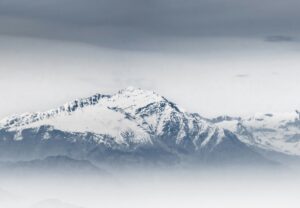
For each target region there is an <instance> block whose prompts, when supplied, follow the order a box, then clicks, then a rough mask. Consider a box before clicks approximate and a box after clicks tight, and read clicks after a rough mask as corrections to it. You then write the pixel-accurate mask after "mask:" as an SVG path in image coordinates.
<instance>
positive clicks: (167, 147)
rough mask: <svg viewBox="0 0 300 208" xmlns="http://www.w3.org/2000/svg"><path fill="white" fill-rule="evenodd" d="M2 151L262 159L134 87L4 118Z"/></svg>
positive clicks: (0, 132)
mask: <svg viewBox="0 0 300 208" xmlns="http://www.w3.org/2000/svg"><path fill="white" fill-rule="evenodd" d="M1 127H2V128H1ZM1 148H2V149H1ZM26 148H27V149H26ZM0 150H3V152H1V153H0V156H2V157H5V156H6V157H9V156H10V157H11V156H13V155H14V154H15V151H18V154H19V156H18V157H26V154H27V157H28V155H30V157H29V159H36V158H39V157H45V156H51V155H59V154H62V155H65V154H66V155H67V156H72V157H75V158H76V157H79V158H82V157H83V158H85V157H88V158H92V159H93V160H97V161H100V160H102V161H105V160H108V161H109V162H112V161H113V162H115V161H118V163H119V162H120V161H123V160H125V163H127V162H128V161H134V163H137V162H139V161H142V163H145V162H146V161H147V162H149V161H151V162H154V163H160V162H162V161H164V162H165V163H174V162H175V163H177V162H178V161H180V160H183V158H186V157H191V158H192V159H191V160H192V161H202V162H204V163H209V162H212V161H214V162H218V163H220V162H225V161H235V160H241V161H244V163H248V162H250V161H256V162H257V163H259V162H260V161H264V158H263V157H262V156H261V155H260V154H259V153H256V152H253V151H252V149H251V148H249V147H248V144H247V143H245V142H243V141H241V140H240V139H239V138H238V137H237V136H236V135H235V134H234V133H231V132H230V131H229V130H226V128H222V127H220V126H219V125H216V124H215V123H214V122H213V121H210V120H209V119H205V118H203V117H201V116H200V115H199V114H195V113H188V112H186V111H184V110H182V109H181V108H180V107H178V106H177V105H176V104H175V103H173V102H171V101H169V100H167V99H166V98H165V97H163V96H160V95H158V94H157V93H155V92H153V91H148V90H142V89H140V88H134V87H128V88H125V89H123V90H120V91H119V92H117V93H116V94H113V95H102V94H95V95H93V96H91V97H87V98H83V99H76V100H75V101H73V102H69V103H67V104H65V105H63V106H61V107H59V108H56V109H54V110H50V111H46V112H41V113H33V114H23V115H20V116H13V117H8V118H5V119H3V120H1V121H0ZM5 154H6V155H5ZM245 161H246V162H245ZM266 163H267V161H266Z"/></svg>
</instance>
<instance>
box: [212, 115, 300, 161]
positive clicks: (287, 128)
mask: <svg viewBox="0 0 300 208" xmlns="http://www.w3.org/2000/svg"><path fill="white" fill-rule="evenodd" d="M212 121H213V122H214V123H215V124H216V125H218V126H219V127H220V128H225V129H228V130H230V131H232V132H234V133H236V134H237V135H238V136H239V139H241V140H242V141H243V142H245V143H248V144H250V145H255V146H258V147H261V148H264V149H269V150H274V151H278V152H282V153H286V154H292V155H293V154H294V155H300V113H299V112H298V111H295V112H289V113H267V114H256V115H254V116H252V117H249V118H231V117H228V116H227V117H219V118H218V119H213V120H212Z"/></svg>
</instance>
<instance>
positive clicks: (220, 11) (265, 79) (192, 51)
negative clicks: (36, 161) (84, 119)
mask: <svg viewBox="0 0 300 208" xmlns="http://www.w3.org/2000/svg"><path fill="white" fill-rule="evenodd" d="M299 10H300V2H299V1H297V0H286V1H279V0H251V1H250V0H0V93H1V95H2V96H1V97H2V98H1V101H0V105H1V109H0V117H3V116H7V115H9V114H12V113H21V112H23V111H36V110H46V109H48V108H53V107H55V106H57V105H60V104H62V103H64V102H66V101H69V100H72V99H74V98H77V97H82V96H89V95H91V94H93V93H96V92H100V93H101V92H103V93H113V92H115V91H117V90H118V89H121V88H124V87H126V86H129V85H133V86H136V87H142V88H146V89H152V90H155V91H157V92H158V93H160V94H162V95H164V96H165V97H168V98H170V99H171V100H172V101H174V102H176V103H178V104H179V105H181V106H182V107H183V108H185V109H187V110H188V111H192V112H194V111H195V112H199V113H200V114H202V115H205V116H215V115H219V114H231V115H244V114H252V113H255V112H266V111H268V112H269V111H292V110H295V109H296V108H298V109H300V96H299V89H300V87H299V83H300V78H299V77H300V58H299V57H300V56H299V55H300V54H299V51H300V42H299V41H300V36H299V34H300V13H299Z"/></svg>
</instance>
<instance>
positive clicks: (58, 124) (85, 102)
mask: <svg viewBox="0 0 300 208" xmlns="http://www.w3.org/2000/svg"><path fill="white" fill-rule="evenodd" d="M170 121H172V122H170ZM168 123H176V124H175V125H176V131H177V133H176V135H175V136H176V139H175V140H176V142H177V143H180V141H182V140H183V139H184V137H186V136H187V135H188V134H194V137H195V142H196V139H197V135H200V134H201V133H204V132H208V137H207V138H206V140H205V141H203V143H201V145H200V146H204V145H205V144H206V143H208V141H209V138H210V136H212V135H213V134H216V133H217V134H219V139H218V142H220V141H221V140H222V136H223V132H222V129H219V128H218V127H216V126H214V125H212V124H210V123H208V122H207V121H204V120H202V119H201V118H200V117H199V116H195V115H191V114H188V113H186V112H183V111H181V110H180V109H179V108H178V107H177V106H176V105H175V104H173V103H171V102H169V101H168V100H167V99H165V98H164V97H162V96H159V95H158V94H156V93H154V92H152V91H146V90H141V89H136V88H133V87H129V88H126V89H123V90H121V91H119V92H118V93H116V94H114V95H111V96H108V95H100V94H97V95H94V96H92V97H89V98H85V99H78V100H75V101H73V102H70V103H67V104H65V105H63V106H61V107H59V108H57V109H53V110H50V111H47V112H38V113H26V114H22V115H19V116H16V115H15V116H12V117H8V118H5V119H3V120H1V121H0V127H2V128H6V129H9V130H11V131H21V130H22V129H28V128H37V127H39V126H43V125H44V126H53V127H54V128H55V129H59V130H62V131H68V132H77V133H78V132H81V133H83V132H92V133H96V134H107V135H110V136H112V137H114V138H115V139H116V142H118V143H122V142H124V138H123V137H124V133H131V134H133V136H132V139H133V142H137V143H138V142H146V143H147V142H150V143H151V137H153V136H163V135H164V134H165V133H166V131H167V130H168V129H167V127H166V124H168ZM18 139H22V138H20V137H18Z"/></svg>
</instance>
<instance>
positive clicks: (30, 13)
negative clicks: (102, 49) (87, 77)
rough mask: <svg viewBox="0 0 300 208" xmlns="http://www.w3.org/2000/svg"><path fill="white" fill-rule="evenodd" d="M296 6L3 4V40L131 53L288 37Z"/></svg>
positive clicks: (296, 22) (91, 1)
mask: <svg viewBox="0 0 300 208" xmlns="http://www.w3.org/2000/svg"><path fill="white" fill-rule="evenodd" d="M299 9H300V2H299V1H297V0H286V1H280V0H252V1H250V0H0V27H1V31H0V34H2V35H3V34H6V35H15V36H29V37H40V38H49V39H58V40H70V41H80V42H86V43H91V44H97V45H103V46H109V47H113V46H116V45H119V46H124V47H130V45H132V44H133V43H135V44H136V43H138V44H141V43H143V42H145V41H146V40H147V41H149V39H153V38H154V39H155V38H169V37H175V38H189V37H193V38H195V37H196V38H197V37H203V36H218V37H219V36H221V37H223V36H234V37H236V36H239V37H245V36H246V37H262V38H263V37H272V36H273V37H275V36H277V37H285V36H291V35H292V36H293V35H295V34H296V35H297V34H298V32H299V31H300V13H299Z"/></svg>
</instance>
